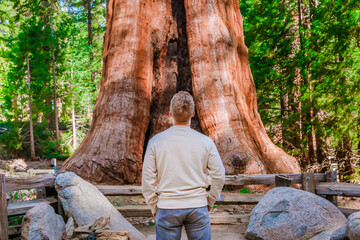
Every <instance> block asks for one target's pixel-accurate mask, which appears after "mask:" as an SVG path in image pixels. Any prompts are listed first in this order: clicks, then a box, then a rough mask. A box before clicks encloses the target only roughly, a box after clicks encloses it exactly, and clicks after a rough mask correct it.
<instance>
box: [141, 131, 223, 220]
mask: <svg viewBox="0 0 360 240" xmlns="http://www.w3.org/2000/svg"><path fill="white" fill-rule="evenodd" d="M207 175H209V176H210V177H211V179H212V180H211V188H210V192H209V193H208V192H207V191H206V188H207V187H208V183H207V182H208V181H207ZM224 181H225V169H224V166H223V164H222V161H221V159H220V156H219V153H218V151H217V149H216V146H215V144H214V142H213V141H212V140H211V139H210V138H209V137H207V136H205V135H203V134H201V133H199V132H197V131H195V130H193V129H191V128H190V127H189V126H182V125H175V126H173V127H171V128H169V129H167V130H166V131H164V132H161V133H159V134H157V135H155V136H154V137H153V138H151V140H150V141H149V144H148V146H147V149H146V153H145V159H144V165H143V171H142V192H143V195H144V198H145V200H146V202H147V204H148V205H149V206H150V208H151V211H152V213H156V211H157V209H158V208H162V209H182V208H196V207H203V206H206V205H209V206H212V205H214V203H215V201H216V200H217V199H218V198H219V196H220V192H221V190H222V187H223V185H224Z"/></svg>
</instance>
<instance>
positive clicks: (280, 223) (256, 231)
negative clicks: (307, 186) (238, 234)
mask: <svg viewBox="0 0 360 240" xmlns="http://www.w3.org/2000/svg"><path fill="white" fill-rule="evenodd" d="M245 238H246V239H251V240H257V239H259V240H260V239H267V240H288V239H311V240H320V239H321V240H327V239H329V240H330V239H332V240H335V239H346V218H345V216H344V215H343V214H342V213H341V212H340V210H339V209H338V208H337V207H336V206H335V205H334V204H332V203H331V202H329V201H327V200H326V199H324V198H322V197H319V196H317V195H315V194H313V193H310V192H305V191H302V190H298V189H295V188H291V187H277V188H274V189H272V190H270V191H269V192H268V193H267V194H266V195H265V196H264V197H263V198H262V199H261V200H260V202H259V203H258V205H256V207H255V208H254V209H253V211H252V212H251V218H250V223H249V226H248V229H247V230H246V234H245Z"/></svg>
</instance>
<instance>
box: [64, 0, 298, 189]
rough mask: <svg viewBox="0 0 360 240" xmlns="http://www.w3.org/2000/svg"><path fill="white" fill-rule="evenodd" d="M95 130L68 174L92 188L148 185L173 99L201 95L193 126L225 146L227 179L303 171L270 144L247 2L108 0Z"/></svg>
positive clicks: (68, 166)
mask: <svg viewBox="0 0 360 240" xmlns="http://www.w3.org/2000/svg"><path fill="white" fill-rule="evenodd" d="M103 60H104V65H103V76H102V83H101V89H100V94H99V97H98V99H97V102H96V105H95V108H94V113H93V123H92V126H91V128H90V131H89V133H88V135H87V136H86V138H85V140H84V141H83V142H82V144H81V145H80V147H79V148H78V149H77V150H76V152H75V153H74V154H73V155H72V156H71V157H70V158H69V159H68V160H67V161H66V162H65V163H64V166H63V170H70V171H74V172H76V173H77V174H79V175H80V176H82V177H84V178H86V179H88V180H90V181H92V182H97V183H99V182H103V183H117V184H121V183H135V182H139V181H140V177H141V167H142V155H143V151H144V147H145V146H146V142H147V140H148V139H149V138H150V137H151V136H153V135H154V134H156V133H158V132H160V131H163V130H165V129H166V128H168V127H170V126H171V119H170V118H169V116H168V113H169V105H170V100H171V97H172V96H173V94H175V93H176V92H177V91H180V90H187V91H189V92H190V93H192V94H193V96H194V100H195V104H196V114H197V116H198V117H195V118H194V119H193V121H192V127H193V128H195V129H197V130H198V131H200V132H204V133H205V134H206V135H208V136H210V137H211V138H212V139H213V140H214V141H215V143H216V145H217V147H218V150H219V152H220V154H221V156H222V159H223V161H224V165H225V168H226V172H227V174H234V173H277V172H278V173H295V172H300V168H299V165H298V163H297V162H296V160H295V159H294V158H292V157H290V156H288V155H287V154H285V153H284V152H283V151H282V150H281V149H280V148H278V147H276V146H275V145H274V144H273V143H272V142H271V141H270V139H269V137H268V136H267V134H266V132H265V129H264V126H263V124H262V122H261V119H260V116H259V114H258V112H257V103H256V90H255V85H254V82H253V79H252V75H251V71H250V67H249V63H248V56H247V48H246V46H245V43H244V37H243V32H242V19H241V15H240V10H239V5H238V1H236V0H232V1H220V0H219V1H205V0H203V1H188V0H185V1H184V0H168V1H160V0H155V1H152V0H143V1H130V0H123V1H121V7H120V2H119V1H115V0H109V2H108V9H107V25H106V34H105V39H104V47H103Z"/></svg>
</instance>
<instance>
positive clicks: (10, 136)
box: [0, 124, 22, 156]
mask: <svg viewBox="0 0 360 240" xmlns="http://www.w3.org/2000/svg"><path fill="white" fill-rule="evenodd" d="M0 146H1V147H2V149H3V151H4V153H5V155H7V156H16V155H17V154H18V151H19V150H20V149H21V146H22V138H21V130H20V128H19V126H18V125H17V124H12V125H11V127H10V129H9V131H5V132H4V133H3V134H2V135H1V136H0Z"/></svg>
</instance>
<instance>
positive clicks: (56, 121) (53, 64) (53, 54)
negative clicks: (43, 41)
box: [50, 2, 59, 140]
mask: <svg viewBox="0 0 360 240" xmlns="http://www.w3.org/2000/svg"><path fill="white" fill-rule="evenodd" d="M50 23H51V39H52V44H51V45H52V50H51V53H52V71H53V84H54V86H53V93H54V114H55V133H56V140H59V119H58V109H57V97H56V73H55V53H54V48H55V45H54V26H53V14H52V3H51V2H50Z"/></svg>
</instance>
